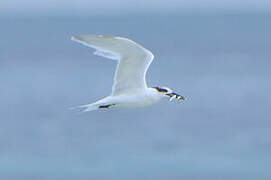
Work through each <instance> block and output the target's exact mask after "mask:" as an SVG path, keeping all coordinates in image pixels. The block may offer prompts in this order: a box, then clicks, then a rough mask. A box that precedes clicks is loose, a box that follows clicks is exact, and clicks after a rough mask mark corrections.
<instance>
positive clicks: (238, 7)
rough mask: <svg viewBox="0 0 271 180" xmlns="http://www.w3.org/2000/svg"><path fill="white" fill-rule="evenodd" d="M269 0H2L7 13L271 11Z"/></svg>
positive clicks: (2, 9)
mask: <svg viewBox="0 0 271 180" xmlns="http://www.w3.org/2000/svg"><path fill="white" fill-rule="evenodd" d="M270 10H271V1H269V0H220V1H217V0H189V1H188V0H167V1H164V0H148V1H145V0H114V1H108V0H77V1H73V0H58V1H55V0H40V1H36V0H25V1H21V0H9V1H7V0H6V1H1V2H0V13H1V14H4V15H22V14H23V15H31V14H52V15H54V14H57V15H67V14H71V13H72V14H89V15H96V14H122V13H131V12H133V13H136V12H157V13H161V12H180V11H183V12H187V11H188V12H201V11H203V12H206V11H207V12H217V11H234V12H235V11H236V12H240V11H241V12H243V11H245V12H269V11H270Z"/></svg>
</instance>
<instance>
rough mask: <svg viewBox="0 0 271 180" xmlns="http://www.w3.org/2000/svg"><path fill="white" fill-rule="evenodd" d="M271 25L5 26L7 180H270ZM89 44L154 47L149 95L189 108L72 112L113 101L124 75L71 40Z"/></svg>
mask: <svg viewBox="0 0 271 180" xmlns="http://www.w3.org/2000/svg"><path fill="white" fill-rule="evenodd" d="M270 18H271V15H270V14H175V15H173V14H172V15H167V16H165V15H164V16H159V15H133V16H132V15H127V16H125V17H120V16H112V17H109V16H100V17H37V18H23V17H12V18H11V17H10V18H1V19H0V22H1V30H0V32H1V40H0V83H1V86H0V92H1V93H0V100H1V101H0V179H9V180H22V179H26V180H31V179H33V180H34V179H35V180H43V179H46V180H48V179H49V180H62V179H63V180H64V179H65V180H74V179H76V180H78V179H112V180H115V179H118V180H120V179H121V180H122V179H123V180H126V179H131V180H135V179H136V180H137V179H155V180H160V179H161V180H164V179H172V180H175V179H176V180H179V179H186V180H198V179H208V180H243V179H244V180H255V179H261V180H265V179H266V180H267V179H270V178H271V171H270V167H271V117H270V113H269V111H270V106H271V96H270V90H271V83H270V77H271V71H270V66H271V61H270V59H271V51H270V47H271V36H270V32H271V22H270ZM80 34H108V35H118V36H125V37H129V38H132V39H134V40H135V41H137V42H139V43H140V44H142V45H144V46H145V47H146V48H148V49H150V50H151V51H152V52H153V53H154V55H155V60H154V62H153V64H152V65H151V67H150V69H149V71H148V77H147V80H148V83H149V85H150V86H168V87H170V88H172V89H174V90H175V91H176V92H177V93H180V94H181V95H183V96H185V97H188V99H189V100H188V101H187V102H181V103H178V102H173V103H170V102H167V101H165V102H163V103H161V104H159V105H157V106H154V107H151V108H147V109H138V110H118V111H114V110H111V111H95V112H90V113H86V114H81V115H78V114H76V113H74V112H71V111H69V110H68V108H69V107H73V106H77V105H81V104H86V103H90V102H93V101H95V100H97V99H99V98H101V97H104V96H106V95H108V94H109V93H110V91H111V86H112V80H113V78H112V77H113V74H114V70H115V67H116V64H115V62H114V61H108V60H106V59H103V58H101V57H97V56H93V55H92V50H90V49H88V48H86V47H83V46H81V45H80V44H77V43H75V42H72V41H70V37H71V36H72V35H80Z"/></svg>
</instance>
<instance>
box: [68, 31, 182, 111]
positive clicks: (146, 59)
mask: <svg viewBox="0 0 271 180" xmlns="http://www.w3.org/2000/svg"><path fill="white" fill-rule="evenodd" d="M72 40H74V41H76V42H79V43H81V44H84V45H86V46H88V47H91V48H94V49H96V51H95V52H94V54H95V55H99V56H102V57H106V58H109V59H113V60H117V61H118V67H117V70H116V72H115V77H114V83H113V87H112V93H111V95H110V96H107V97H105V98H103V99H101V100H99V101H97V102H95V103H92V104H87V105H83V106H79V108H83V111H92V110H96V109H109V108H140V107H147V106H151V105H154V104H157V103H158V102H160V101H161V100H162V99H163V98H164V97H170V100H171V99H172V98H174V97H175V98H177V99H183V100H185V98H184V97H182V96H180V95H178V94H176V93H173V92H172V90H171V89H169V88H167V87H163V88H159V87H153V88H152V87H148V86H147V84H146V81H145V75H146V72H147V69H148V67H149V65H150V64H151V62H152V60H153V57H154V56H153V54H152V53H151V52H150V51H149V50H147V49H145V48H144V47H142V46H141V45H139V44H137V43H135V42H134V41H132V40H130V39H127V38H123V37H112V36H102V35H82V36H78V37H72Z"/></svg>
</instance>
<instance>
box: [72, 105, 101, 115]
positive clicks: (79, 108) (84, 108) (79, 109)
mask: <svg viewBox="0 0 271 180" xmlns="http://www.w3.org/2000/svg"><path fill="white" fill-rule="evenodd" d="M97 109H99V105H97V104H95V103H93V104H86V105H82V106H77V107H72V108H70V110H75V111H77V112H79V113H84V112H88V111H94V110H97Z"/></svg>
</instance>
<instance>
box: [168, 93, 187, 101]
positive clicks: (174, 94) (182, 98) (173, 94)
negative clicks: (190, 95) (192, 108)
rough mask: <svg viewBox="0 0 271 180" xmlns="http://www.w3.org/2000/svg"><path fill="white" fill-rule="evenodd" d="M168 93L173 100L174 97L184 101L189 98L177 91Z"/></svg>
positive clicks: (170, 99)
mask: <svg viewBox="0 0 271 180" xmlns="http://www.w3.org/2000/svg"><path fill="white" fill-rule="evenodd" d="M166 95H167V96H169V101H172V99H174V98H176V99H178V100H182V101H186V100H187V98H185V97H183V96H181V95H179V94H177V93H174V92H172V93H168V94H166Z"/></svg>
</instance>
